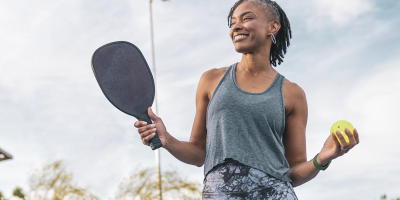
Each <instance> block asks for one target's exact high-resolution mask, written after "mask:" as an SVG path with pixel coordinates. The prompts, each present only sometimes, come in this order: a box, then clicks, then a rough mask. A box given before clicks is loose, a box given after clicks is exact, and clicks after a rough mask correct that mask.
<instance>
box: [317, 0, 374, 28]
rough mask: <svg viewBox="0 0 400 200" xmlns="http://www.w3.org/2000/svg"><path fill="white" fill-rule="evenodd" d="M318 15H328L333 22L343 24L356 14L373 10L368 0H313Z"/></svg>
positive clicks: (356, 15)
mask: <svg viewBox="0 0 400 200" xmlns="http://www.w3.org/2000/svg"><path fill="white" fill-rule="evenodd" d="M312 2H313V5H314V9H315V13H316V14H317V15H319V16H318V17H321V16H323V17H325V16H327V17H329V19H330V20H332V22H333V23H334V24H337V25H343V24H347V23H350V22H352V20H354V19H355V18H357V17H358V16H360V15H362V14H364V13H367V12H369V11H371V10H373V2H372V1H370V0H351V1H348V0H313V1H312Z"/></svg>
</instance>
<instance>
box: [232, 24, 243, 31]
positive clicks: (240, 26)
mask: <svg viewBox="0 0 400 200" xmlns="http://www.w3.org/2000/svg"><path fill="white" fill-rule="evenodd" d="M231 29H232V31H238V30H242V29H243V26H242V23H240V22H235V24H233V25H232V26H231Z"/></svg>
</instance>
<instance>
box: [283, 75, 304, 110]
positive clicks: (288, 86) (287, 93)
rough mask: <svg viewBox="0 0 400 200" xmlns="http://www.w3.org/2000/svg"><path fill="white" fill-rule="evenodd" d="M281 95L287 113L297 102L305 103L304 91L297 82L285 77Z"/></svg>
mask: <svg viewBox="0 0 400 200" xmlns="http://www.w3.org/2000/svg"><path fill="white" fill-rule="evenodd" d="M283 95H284V99H285V106H286V109H287V114H289V113H291V112H292V111H293V108H294V107H296V105H297V104H304V103H306V93H305V92H304V90H303V88H301V87H300V86H299V85H298V84H297V83H295V82H292V81H290V80H288V79H286V78H285V81H284V83H283Z"/></svg>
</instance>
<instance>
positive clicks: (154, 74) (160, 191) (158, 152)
mask: <svg viewBox="0 0 400 200" xmlns="http://www.w3.org/2000/svg"><path fill="white" fill-rule="evenodd" d="M162 1H168V0H162ZM152 3H153V0H150V33H151V57H152V67H151V70H152V71H153V77H154V84H155V86H156V87H155V88H156V92H155V93H156V94H155V97H154V104H153V111H154V114H156V115H157V114H158V112H157V111H158V110H157V81H156V64H155V63H156V61H155V53H154V34H153V9H152ZM155 154H156V165H157V175H158V192H159V193H158V194H159V199H160V200H162V187H161V167H160V149H157V150H156V151H155Z"/></svg>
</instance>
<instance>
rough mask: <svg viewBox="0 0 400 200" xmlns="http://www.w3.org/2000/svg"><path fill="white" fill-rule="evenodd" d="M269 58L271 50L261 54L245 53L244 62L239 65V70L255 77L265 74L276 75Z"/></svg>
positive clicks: (243, 55)
mask: <svg viewBox="0 0 400 200" xmlns="http://www.w3.org/2000/svg"><path fill="white" fill-rule="evenodd" d="M269 57H270V49H265V50H264V51H260V52H252V53H243V54H242V60H241V61H240V63H238V65H237V69H239V70H240V71H244V72H246V73H249V74H250V75H254V76H257V75H263V74H271V75H276V73H277V72H276V70H275V69H274V68H272V66H271V63H270V60H269Z"/></svg>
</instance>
